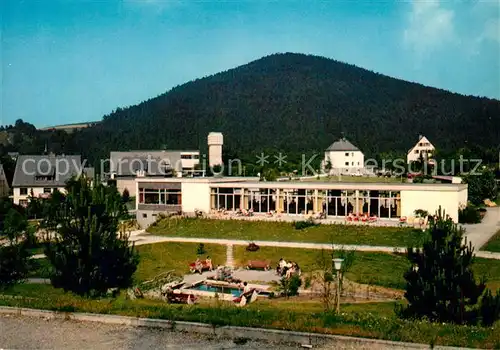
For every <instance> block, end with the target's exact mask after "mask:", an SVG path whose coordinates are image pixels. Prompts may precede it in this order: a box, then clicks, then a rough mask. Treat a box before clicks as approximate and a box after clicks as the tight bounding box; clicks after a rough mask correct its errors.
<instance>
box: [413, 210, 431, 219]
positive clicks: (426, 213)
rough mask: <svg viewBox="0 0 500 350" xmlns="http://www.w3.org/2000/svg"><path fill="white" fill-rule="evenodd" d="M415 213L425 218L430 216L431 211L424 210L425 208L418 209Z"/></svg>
mask: <svg viewBox="0 0 500 350" xmlns="http://www.w3.org/2000/svg"><path fill="white" fill-rule="evenodd" d="M413 213H414V214H415V216H418V217H420V218H425V217H427V216H429V212H428V211H427V210H424V209H417V210H415V211H414V212H413Z"/></svg>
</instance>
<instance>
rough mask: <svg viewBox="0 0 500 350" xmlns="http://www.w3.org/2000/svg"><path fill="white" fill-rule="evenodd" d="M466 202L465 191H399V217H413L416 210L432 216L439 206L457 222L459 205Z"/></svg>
mask: <svg viewBox="0 0 500 350" xmlns="http://www.w3.org/2000/svg"><path fill="white" fill-rule="evenodd" d="M464 202H465V203H466V202H467V189H465V190H461V191H425V190H423V191H414V190H409V191H401V216H407V217H408V216H414V215H415V214H414V211H415V210H416V209H423V210H426V211H428V212H429V214H430V215H434V214H435V213H436V212H437V211H438V209H439V206H441V209H442V210H444V211H445V213H446V214H448V215H449V216H450V217H451V218H452V219H453V221H455V222H458V209H459V207H460V204H462V203H464Z"/></svg>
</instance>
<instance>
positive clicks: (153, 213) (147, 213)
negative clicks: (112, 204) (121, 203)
mask: <svg viewBox="0 0 500 350" xmlns="http://www.w3.org/2000/svg"><path fill="white" fill-rule="evenodd" d="M160 213H164V211H163V210H137V211H136V215H135V217H136V219H137V223H138V224H139V226H140V227H141V228H144V229H145V228H147V227H148V226H149V225H151V224H152V223H153V222H155V221H156V219H157V218H158V214H160Z"/></svg>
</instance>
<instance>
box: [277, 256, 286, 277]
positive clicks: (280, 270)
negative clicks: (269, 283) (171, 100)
mask: <svg viewBox="0 0 500 350" xmlns="http://www.w3.org/2000/svg"><path fill="white" fill-rule="evenodd" d="M285 267H286V261H285V259H283V258H281V259H280V261H279V262H278V266H277V267H276V273H277V274H278V275H280V276H282V275H283V270H284V269H285Z"/></svg>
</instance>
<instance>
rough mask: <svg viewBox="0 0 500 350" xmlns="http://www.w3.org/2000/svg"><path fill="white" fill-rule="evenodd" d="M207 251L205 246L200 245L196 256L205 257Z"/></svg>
mask: <svg viewBox="0 0 500 350" xmlns="http://www.w3.org/2000/svg"><path fill="white" fill-rule="evenodd" d="M206 252H207V251H206V250H205V245H204V244H203V243H200V244H198V248H197V249H196V254H198V255H203V254H205V253H206Z"/></svg>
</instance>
